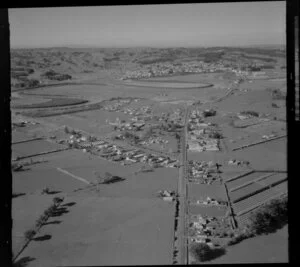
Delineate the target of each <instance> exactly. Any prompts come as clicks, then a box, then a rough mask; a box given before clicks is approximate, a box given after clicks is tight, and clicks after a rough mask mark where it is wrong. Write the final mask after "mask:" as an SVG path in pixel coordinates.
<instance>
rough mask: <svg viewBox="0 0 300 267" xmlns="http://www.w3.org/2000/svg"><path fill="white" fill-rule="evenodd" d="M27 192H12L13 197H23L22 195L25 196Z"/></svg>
mask: <svg viewBox="0 0 300 267" xmlns="http://www.w3.org/2000/svg"><path fill="white" fill-rule="evenodd" d="M25 195H26V193H13V194H12V197H13V198H15V197H21V196H25Z"/></svg>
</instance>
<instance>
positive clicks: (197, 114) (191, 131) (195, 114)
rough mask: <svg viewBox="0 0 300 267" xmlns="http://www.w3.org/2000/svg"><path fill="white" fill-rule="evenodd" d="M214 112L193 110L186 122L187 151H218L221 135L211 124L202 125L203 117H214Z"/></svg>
mask: <svg viewBox="0 0 300 267" xmlns="http://www.w3.org/2000/svg"><path fill="white" fill-rule="evenodd" d="M214 115H215V111H214V110H204V111H199V110H193V111H192V112H191V115H190V118H189V122H188V142H187V143H188V149H189V150H191V151H196V152H202V151H219V138H221V134H220V133H219V132H218V131H217V130H216V129H215V128H213V127H212V126H213V124H212V123H204V120H203V116H214Z"/></svg>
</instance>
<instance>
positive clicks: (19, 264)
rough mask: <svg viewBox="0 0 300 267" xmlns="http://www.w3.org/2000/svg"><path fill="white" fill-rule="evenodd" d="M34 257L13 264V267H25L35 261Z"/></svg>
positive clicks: (24, 258)
mask: <svg viewBox="0 0 300 267" xmlns="http://www.w3.org/2000/svg"><path fill="white" fill-rule="evenodd" d="M34 260H35V258H33V257H28V256H27V257H23V258H21V259H19V260H17V261H16V262H14V263H13V264H12V266H13V267H25V266H27V265H28V263H29V262H31V261H34Z"/></svg>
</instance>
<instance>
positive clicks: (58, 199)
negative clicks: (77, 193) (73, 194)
mask: <svg viewBox="0 0 300 267" xmlns="http://www.w3.org/2000/svg"><path fill="white" fill-rule="evenodd" d="M63 201H64V198H62V197H55V198H53V202H54V204H59V203H61V202H63Z"/></svg>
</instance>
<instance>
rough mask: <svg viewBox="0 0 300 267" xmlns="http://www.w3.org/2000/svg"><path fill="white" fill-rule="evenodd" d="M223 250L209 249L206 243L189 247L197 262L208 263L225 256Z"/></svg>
mask: <svg viewBox="0 0 300 267" xmlns="http://www.w3.org/2000/svg"><path fill="white" fill-rule="evenodd" d="M225 252H226V251H225V249H224V248H211V247H210V246H209V245H207V244H206V243H196V244H193V245H192V247H191V253H192V254H193V256H194V257H195V259H196V260H197V261H200V262H203V261H210V260H213V259H215V258H218V257H220V256H222V255H224V254H225Z"/></svg>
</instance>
